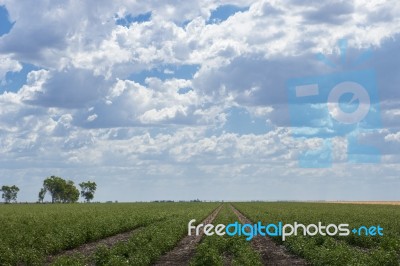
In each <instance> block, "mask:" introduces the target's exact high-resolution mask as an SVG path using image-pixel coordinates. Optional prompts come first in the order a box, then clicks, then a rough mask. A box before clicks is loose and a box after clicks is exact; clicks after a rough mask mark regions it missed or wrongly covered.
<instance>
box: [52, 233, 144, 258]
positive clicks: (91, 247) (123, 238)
mask: <svg viewBox="0 0 400 266" xmlns="http://www.w3.org/2000/svg"><path fill="white" fill-rule="evenodd" d="M140 229H141V227H139V228H136V229H134V230H131V231H128V232H125V233H121V234H118V235H114V236H110V237H107V238H103V239H100V240H98V241H94V242H90V243H86V244H83V245H82V246H79V247H77V248H74V249H70V250H65V251H62V252H61V253H58V254H55V255H50V256H48V257H47V259H46V265H50V264H51V263H52V262H54V261H55V260H56V259H57V258H59V257H61V256H74V255H82V256H84V257H86V258H89V257H90V256H92V255H93V254H94V253H95V252H96V249H97V247H99V246H100V245H105V246H107V247H109V248H111V247H112V246H114V245H115V244H117V243H120V242H127V241H128V240H129V239H130V238H131V236H132V235H133V234H134V233H136V232H137V231H139V230H140ZM88 265H92V264H90V263H89V264H88Z"/></svg>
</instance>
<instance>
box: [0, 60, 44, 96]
mask: <svg viewBox="0 0 400 266" xmlns="http://www.w3.org/2000/svg"><path fill="white" fill-rule="evenodd" d="M22 67H23V68H22V70H21V71H19V72H7V74H6V78H5V82H4V83H3V84H0V92H4V91H9V92H17V91H18V90H19V89H20V88H21V87H22V86H23V85H25V84H26V78H27V75H28V73H29V72H31V71H34V70H39V69H40V68H38V67H37V66H34V65H32V64H22Z"/></svg>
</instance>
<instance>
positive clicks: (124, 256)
mask: <svg viewBox="0 0 400 266" xmlns="http://www.w3.org/2000/svg"><path fill="white" fill-rule="evenodd" d="M218 205H219V204H218V203H188V204H171V205H170V206H174V208H172V207H166V210H168V211H169V212H170V214H171V216H169V217H168V218H167V219H165V220H163V221H161V222H157V223H152V224H150V225H148V226H146V227H145V228H143V229H141V230H139V231H138V232H137V233H135V234H133V236H132V237H131V238H130V239H129V240H128V241H127V242H120V243H117V244H116V245H115V246H113V247H112V248H107V247H105V246H100V247H98V248H97V250H96V252H95V254H94V256H93V257H91V258H82V257H81V256H79V255H78V256H76V257H73V258H71V257H60V258H59V259H58V260H57V261H55V262H54V265H87V263H88V261H89V262H90V263H94V264H95V265H99V266H102V265H150V264H152V263H154V262H155V261H156V260H157V259H158V258H159V257H160V256H161V255H162V254H164V253H166V252H168V251H169V250H172V249H173V248H174V247H175V246H176V244H177V243H178V242H179V240H180V239H182V238H183V237H184V236H185V235H186V234H187V224H188V221H190V220H191V219H196V220H198V221H201V220H203V219H204V218H206V217H207V216H208V215H210V214H211V212H212V211H213V210H214V209H215V208H216V207H217V206H218ZM175 207H178V209H175Z"/></svg>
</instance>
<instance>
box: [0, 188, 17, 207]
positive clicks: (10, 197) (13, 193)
mask: <svg viewBox="0 0 400 266" xmlns="http://www.w3.org/2000/svg"><path fill="white" fill-rule="evenodd" d="M0 191H2V192H3V195H2V196H1V197H2V198H3V199H4V202H5V203H10V201H15V202H16V201H17V194H18V191H19V188H18V187H17V186H15V185H13V186H11V187H10V186H2V187H1V189H0Z"/></svg>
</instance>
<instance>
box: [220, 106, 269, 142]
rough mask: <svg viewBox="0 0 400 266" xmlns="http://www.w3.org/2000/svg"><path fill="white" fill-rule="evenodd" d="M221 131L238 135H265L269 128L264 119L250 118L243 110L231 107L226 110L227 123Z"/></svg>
mask: <svg viewBox="0 0 400 266" xmlns="http://www.w3.org/2000/svg"><path fill="white" fill-rule="evenodd" d="M222 131H225V132H227V133H236V134H239V135H247V134H254V135H261V134H265V133H267V132H268V131H269V128H268V126H267V123H266V118H262V117H252V116H251V115H250V113H249V112H248V111H247V110H246V109H245V108H241V107H232V108H230V109H229V110H228V113H227V121H226V122H225V125H224V126H223V128H222Z"/></svg>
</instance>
